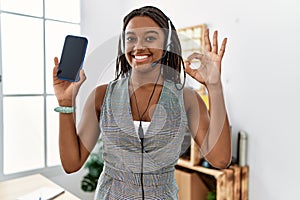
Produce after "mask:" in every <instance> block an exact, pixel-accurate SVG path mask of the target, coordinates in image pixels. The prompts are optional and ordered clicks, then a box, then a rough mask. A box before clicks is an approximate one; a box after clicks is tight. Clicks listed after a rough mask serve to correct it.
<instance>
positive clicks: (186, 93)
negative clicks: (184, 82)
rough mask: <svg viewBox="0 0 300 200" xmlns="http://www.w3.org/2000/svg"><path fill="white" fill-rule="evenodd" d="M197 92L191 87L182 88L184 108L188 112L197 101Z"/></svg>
mask: <svg viewBox="0 0 300 200" xmlns="http://www.w3.org/2000/svg"><path fill="white" fill-rule="evenodd" d="M197 95H198V93H197V92H196V91H195V90H194V89H192V88H187V87H185V88H183V100H184V106H185V110H186V111H187V112H188V111H189V110H190V108H192V107H193V105H194V104H195V103H196V102H197Z"/></svg>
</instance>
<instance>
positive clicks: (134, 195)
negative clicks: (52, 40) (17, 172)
mask: <svg viewBox="0 0 300 200" xmlns="http://www.w3.org/2000/svg"><path fill="white" fill-rule="evenodd" d="M204 37H205V46H204V50H205V51H203V52H202V53H194V54H192V55H191V56H189V57H188V58H187V60H186V61H185V66H186V68H184V62H183V60H182V57H181V46H180V42H179V39H178V35H177V33H176V29H175V27H174V26H173V24H172V22H171V20H170V19H169V18H168V17H167V16H166V15H165V14H164V13H163V12H162V11H161V10H159V9H158V8H155V7H152V6H146V7H142V8H140V9H136V10H133V11H132V12H131V13H129V14H128V15H127V16H126V17H125V18H124V24H123V34H122V36H121V38H120V43H119V56H118V58H117V60H116V79H115V80H114V81H112V82H110V83H109V84H106V85H101V86H98V87H97V88H96V89H95V90H94V91H93V92H92V93H91V95H90V96H89V98H88V100H87V103H86V105H85V108H84V111H83V114H82V117H81V120H80V123H79V126H78V127H76V126H75V120H74V115H73V114H72V112H67V113H66V112H64V111H62V112H61V113H60V116H59V121H60V126H59V127H60V129H59V145H60V156H61V161H62V165H63V167H64V169H65V171H66V172H68V173H72V172H75V171H77V170H79V169H80V168H81V167H82V166H83V164H84V163H85V161H86V159H87V158H88V156H89V154H90V152H91V150H92V149H93V148H94V146H95V144H96V142H97V139H98V138H99V137H101V140H102V141H103V159H104V162H105V163H104V166H105V167H104V170H103V172H102V174H101V176H100V178H99V182H98V186H97V189H96V194H95V199H99V200H103V199H177V193H178V189H177V185H176V182H175V179H174V166H175V165H176V163H177V160H178V158H179V156H180V152H182V150H183V149H182V148H184V147H182V141H183V138H184V136H185V135H186V134H191V135H192V136H193V138H194V140H195V141H196V142H197V144H198V145H199V147H200V149H201V153H202V154H203V156H205V158H206V160H208V161H209V162H210V163H211V164H212V165H213V166H215V167H217V168H226V167H227V166H228V165H229V163H230V160H231V136H230V128H229V123H228V119H227V113H226V108H225V104H224V98H223V91H222V84H221V77H220V76H221V61H222V57H223V55H224V51H225V46H226V41H227V40H226V39H224V40H223V42H222V44H221V47H220V49H219V47H218V39H217V31H215V32H214V35H213V40H212V43H213V44H212V45H211V42H210V39H209V31H208V30H205V36H204ZM194 59H199V60H200V61H201V63H202V64H201V67H200V68H199V69H192V68H191V66H190V65H191V62H192V60H194ZM57 67H58V59H57V58H55V67H54V71H53V79H54V89H55V95H56V97H57V100H58V103H59V105H60V106H61V107H64V108H63V109H61V110H73V109H72V107H73V106H74V102H75V98H76V95H77V93H78V90H79V88H80V86H81V84H82V83H83V82H84V81H85V79H86V77H85V74H84V72H83V71H81V72H80V81H79V82H77V83H70V82H67V81H62V80H59V79H57V77H56V71H57ZM181 68H183V69H184V70H185V71H184V74H185V73H187V74H189V75H190V76H191V77H193V78H194V79H195V80H197V81H198V82H200V83H202V84H204V85H205V86H206V88H207V90H208V93H209V100H210V111H209V112H208V111H207V108H206V106H205V104H204V102H203V100H202V99H201V97H200V96H199V95H198V94H197V93H196V92H195V91H193V90H192V89H188V88H184V87H183V86H184V80H181V76H180V73H181ZM184 79H185V76H184ZM182 82H183V83H182Z"/></svg>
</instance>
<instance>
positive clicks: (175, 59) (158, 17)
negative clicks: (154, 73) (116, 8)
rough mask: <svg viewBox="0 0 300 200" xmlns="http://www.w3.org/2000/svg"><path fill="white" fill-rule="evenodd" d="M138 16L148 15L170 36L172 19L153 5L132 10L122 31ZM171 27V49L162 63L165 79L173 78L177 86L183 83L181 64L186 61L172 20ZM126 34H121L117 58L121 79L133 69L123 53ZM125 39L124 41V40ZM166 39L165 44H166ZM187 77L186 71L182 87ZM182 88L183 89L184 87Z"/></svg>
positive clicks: (125, 18) (116, 74) (116, 73)
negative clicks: (169, 25) (169, 24)
mask: <svg viewBox="0 0 300 200" xmlns="http://www.w3.org/2000/svg"><path fill="white" fill-rule="evenodd" d="M136 16H147V17H150V18H151V19H152V20H154V21H155V22H156V23H157V24H158V25H159V26H160V27H161V28H162V29H163V30H164V34H165V38H167V36H168V29H169V27H168V20H170V19H169V18H168V17H167V16H166V15H165V14H164V13H163V12H162V11H161V10H160V9H158V8H156V7H153V6H145V7H141V8H139V9H135V10H133V11H131V12H130V13H129V14H128V15H127V16H125V17H124V19H123V28H122V31H123V32H125V29H126V27H127V25H128V23H129V21H130V20H131V19H132V18H133V17H136ZM170 23H171V29H172V36H171V47H170V51H168V52H166V56H165V58H164V59H162V60H161V64H162V66H163V78H164V79H165V80H172V81H173V82H174V83H175V86H176V88H177V84H178V83H181V80H180V73H181V65H182V66H183V69H185V67H184V62H183V59H182V56H181V53H182V52H181V45H180V41H179V38H178V35H177V32H176V29H175V27H174V25H173V23H172V22H171V20H170ZM123 36H124V34H121V36H120V39H119V47H118V57H117V60H116V72H115V76H116V78H115V80H117V79H119V78H120V77H125V76H128V75H129V72H130V70H131V66H130V65H129V63H128V62H127V60H126V57H125V54H124V53H123V51H122V49H123V45H124V44H123V42H124V39H123V38H121V37H123ZM122 41H123V42H122ZM166 42H167V41H166V40H165V45H164V46H166ZM185 78H186V73H185V71H184V82H183V85H182V88H183V87H184V83H185ZM182 88H181V89H182Z"/></svg>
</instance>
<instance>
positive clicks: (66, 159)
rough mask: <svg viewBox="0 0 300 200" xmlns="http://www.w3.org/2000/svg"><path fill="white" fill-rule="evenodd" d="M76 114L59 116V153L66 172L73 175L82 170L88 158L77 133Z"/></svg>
mask: <svg viewBox="0 0 300 200" xmlns="http://www.w3.org/2000/svg"><path fill="white" fill-rule="evenodd" d="M74 116H75V114H64V113H60V114H59V151H60V159H61V162H62V165H63V168H64V170H65V171H66V172H67V173H72V172H75V171H77V170H79V169H80V168H81V166H82V165H83V164H84V162H85V160H86V157H87V156H84V155H83V152H85V151H84V147H83V145H82V144H81V142H80V138H79V136H78V134H77V131H76V121H75V118H74Z"/></svg>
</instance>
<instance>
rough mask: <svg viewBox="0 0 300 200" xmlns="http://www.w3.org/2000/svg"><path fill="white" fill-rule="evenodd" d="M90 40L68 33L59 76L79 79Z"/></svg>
mask: <svg viewBox="0 0 300 200" xmlns="http://www.w3.org/2000/svg"><path fill="white" fill-rule="evenodd" d="M87 43H88V40H87V39H86V38H85V37H79V36H73V35H67V36H66V38H65V43H64V47H63V50H62V54H61V58H60V62H59V66H58V71H57V77H58V78H59V79H61V80H67V81H71V82H75V81H78V80H79V71H80V69H81V67H82V63H83V60H84V56H85V52H86V47H87Z"/></svg>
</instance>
